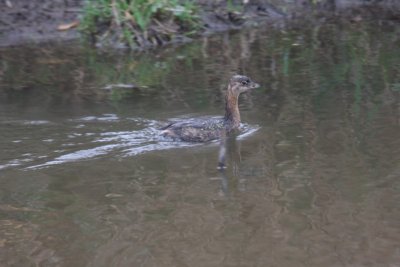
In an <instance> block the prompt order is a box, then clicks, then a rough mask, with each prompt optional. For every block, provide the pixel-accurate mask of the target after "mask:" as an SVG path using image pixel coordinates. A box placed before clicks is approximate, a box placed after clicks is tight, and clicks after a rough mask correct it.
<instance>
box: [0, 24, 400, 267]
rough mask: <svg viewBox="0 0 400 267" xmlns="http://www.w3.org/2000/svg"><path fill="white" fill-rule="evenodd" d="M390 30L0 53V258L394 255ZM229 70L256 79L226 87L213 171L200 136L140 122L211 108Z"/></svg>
mask: <svg viewBox="0 0 400 267" xmlns="http://www.w3.org/2000/svg"><path fill="white" fill-rule="evenodd" d="M399 33H400V28H399V27H398V25H391V24H389V23H386V22H384V23H382V22H381V23H378V22H371V23H370V22H363V23H359V24H343V23H342V24H340V25H335V24H328V23H327V24H324V25H322V26H321V25H320V26H318V27H313V26H309V25H301V26H299V28H297V29H296V28H293V29H285V30H268V31H263V30H248V31H244V32H241V33H229V34H225V35H224V36H222V37H212V38H209V39H204V40H200V41H198V42H195V43H192V44H189V45H187V46H184V47H179V48H173V47H171V48H169V49H167V50H163V51H152V52H148V53H146V54H124V53H122V52H121V53H118V54H112V53H100V52H94V51H87V50H82V49H80V48H79V47H76V46H73V45H71V46H54V47H50V46H44V47H43V46H42V47H36V48H32V47H29V48H14V49H8V50H3V51H1V52H0V53H1V54H0V56H1V66H0V67H1V69H0V86H1V87H0V133H1V141H0V147H1V150H0V259H1V264H0V265H1V266H96V267H97V266H398V264H399V262H400V224H399V221H400V209H399V207H398V206H399V205H398V203H399V202H400V179H399V178H400V164H399V162H400V138H399V136H400V135H399V133H400V34H399ZM238 72H239V73H244V74H247V75H249V76H250V77H252V78H253V79H254V80H255V81H257V82H259V83H260V84H261V85H262V87H261V88H260V89H257V91H253V92H251V94H246V95H243V96H241V104H240V108H241V115H242V120H243V122H245V123H246V125H245V126H246V129H245V131H244V134H243V136H241V137H240V138H238V140H228V144H227V150H228V152H227V161H226V163H227V169H225V170H224V171H218V170H217V168H216V166H217V160H218V151H219V147H218V144H217V143H209V144H187V143H180V142H173V141H171V140H165V139H163V138H162V137H160V136H159V135H158V133H159V132H158V130H157V129H158V128H159V127H160V126H161V125H163V123H164V122H165V121H167V120H168V119H171V118H184V117H195V116H215V115H222V113H223V91H224V88H225V84H226V81H227V80H228V79H229V77H230V76H231V75H232V74H233V73H238ZM118 84H123V85H124V86H120V85H119V87H118V86H115V85H118ZM120 87H127V88H120Z"/></svg>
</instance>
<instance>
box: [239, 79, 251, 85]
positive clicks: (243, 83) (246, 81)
mask: <svg viewBox="0 0 400 267" xmlns="http://www.w3.org/2000/svg"><path fill="white" fill-rule="evenodd" d="M248 83H249V81H248V80H244V81H242V82H241V84H242V85H247V84H248Z"/></svg>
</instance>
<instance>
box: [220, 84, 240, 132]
mask: <svg viewBox="0 0 400 267" xmlns="http://www.w3.org/2000/svg"><path fill="white" fill-rule="evenodd" d="M238 99H239V95H237V94H235V93H233V91H232V90H231V88H230V85H229V86H228V90H227V91H226V96H225V117H224V121H225V125H226V126H227V127H228V128H229V129H238V128H239V126H240V113H239V105H238Z"/></svg>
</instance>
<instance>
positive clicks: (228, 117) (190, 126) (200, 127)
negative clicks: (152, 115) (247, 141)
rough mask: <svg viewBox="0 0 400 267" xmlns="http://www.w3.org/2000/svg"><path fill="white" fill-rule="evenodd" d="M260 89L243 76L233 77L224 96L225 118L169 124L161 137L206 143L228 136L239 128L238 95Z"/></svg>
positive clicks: (194, 119)
mask: <svg viewBox="0 0 400 267" xmlns="http://www.w3.org/2000/svg"><path fill="white" fill-rule="evenodd" d="M258 87H260V85H259V84H258V83H255V82H254V81H252V80H251V79H250V78H249V77H247V76H243V75H234V76H233V77H232V78H231V79H230V80H229V83H228V87H227V89H226V94H225V116H224V117H223V118H193V119H185V120H183V121H177V122H171V123H169V124H168V125H167V126H165V127H163V128H162V129H161V130H162V135H163V136H165V137H171V138H173V139H175V140H181V141H185V142H207V141H211V140H215V139H218V138H220V137H221V135H223V134H230V133H232V132H235V131H238V130H239V128H240V113H239V105H238V104H239V95H240V94H241V93H244V92H247V91H249V90H251V89H255V88H258Z"/></svg>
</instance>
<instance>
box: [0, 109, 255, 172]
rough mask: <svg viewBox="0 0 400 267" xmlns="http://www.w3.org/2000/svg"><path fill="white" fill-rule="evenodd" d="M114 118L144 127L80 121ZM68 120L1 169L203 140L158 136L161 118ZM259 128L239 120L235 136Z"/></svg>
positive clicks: (101, 119) (120, 154)
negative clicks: (128, 128)
mask: <svg viewBox="0 0 400 267" xmlns="http://www.w3.org/2000/svg"><path fill="white" fill-rule="evenodd" d="M114 120H119V121H122V120H124V121H125V122H126V121H129V122H131V123H134V124H136V127H137V126H138V125H139V126H140V127H143V128H142V129H139V130H134V131H126V130H125V131H115V130H113V131H107V130H105V131H104V132H99V131H102V130H103V129H104V128H108V124H105V126H102V127H101V128H97V127H96V128H93V126H90V125H82V121H93V122H95V123H99V122H106V123H108V122H109V121H114ZM68 121H69V122H70V123H69V124H68V127H69V128H68V129H70V130H67V131H65V132H63V133H60V132H56V133H54V131H53V130H50V128H48V129H47V128H43V133H41V135H46V136H40V137H42V138H40V137H39V138H38V140H41V142H42V144H43V143H45V144H46V146H47V150H48V151H47V152H43V151H42V150H41V149H40V148H38V149H37V150H38V151H23V152H21V153H20V156H19V157H15V159H13V160H10V161H8V162H0V170H1V169H6V168H9V167H17V166H19V167H23V166H24V165H25V167H23V168H24V169H40V168H45V167H50V166H54V165H59V164H64V163H70V162H79V161H84V160H90V159H95V158H99V157H105V156H109V155H111V154H112V156H113V157H120V158H124V157H132V156H135V155H139V154H143V153H147V152H151V151H160V150H167V149H174V148H183V147H194V146H201V145H204V143H189V142H182V141H175V140H172V139H170V138H167V137H163V136H161V135H160V133H161V131H160V130H159V128H161V126H162V125H164V122H160V121H156V120H147V119H142V118H125V119H120V118H118V117H117V116H116V115H115V114H104V115H103V116H100V117H96V116H87V117H82V118H78V119H74V120H68ZM71 123H72V125H71ZM78 125H79V126H81V127H79V128H77V127H76V126H78ZM124 125H125V124H124ZM133 126H134V125H132V127H133ZM114 127H115V124H112V125H111V124H109V128H114ZM46 129H47V130H48V131H50V132H51V134H49V132H47V131H46ZM100 129H101V130H100ZM258 129H259V127H258V126H251V125H248V124H242V126H241V134H240V135H239V136H238V139H243V138H246V137H247V136H249V135H251V134H253V133H254V132H255V131H257V130H258ZM64 130H65V129H64ZM44 137H45V138H44ZM206 144H211V145H215V144H217V141H214V142H208V143H206ZM27 147H28V146H27ZM34 150H35V149H34ZM27 152H29V153H27ZM28 164H29V165H31V166H29V165H28ZM27 165H28V166H27Z"/></svg>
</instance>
